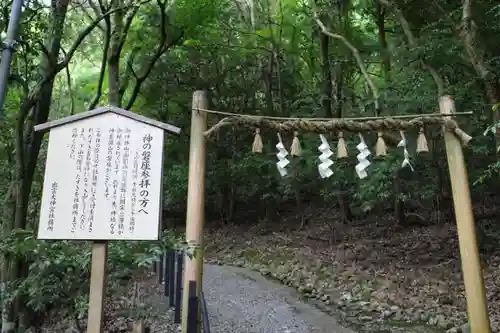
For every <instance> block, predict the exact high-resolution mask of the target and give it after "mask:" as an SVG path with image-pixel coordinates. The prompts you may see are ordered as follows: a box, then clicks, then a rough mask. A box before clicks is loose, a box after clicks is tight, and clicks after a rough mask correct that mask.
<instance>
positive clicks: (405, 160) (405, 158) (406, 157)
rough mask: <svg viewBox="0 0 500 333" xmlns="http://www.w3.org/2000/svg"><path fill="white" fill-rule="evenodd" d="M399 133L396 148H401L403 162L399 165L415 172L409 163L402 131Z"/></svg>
mask: <svg viewBox="0 0 500 333" xmlns="http://www.w3.org/2000/svg"><path fill="white" fill-rule="evenodd" d="M400 133H401V141H399V143H398V147H403V154H404V160H403V163H402V164H401V167H402V168H404V167H406V166H409V167H410V169H411V171H415V170H414V169H413V166H412V165H411V163H410V154H409V153H408V149H407V148H406V137H405V134H404V133H403V131H401V132H400Z"/></svg>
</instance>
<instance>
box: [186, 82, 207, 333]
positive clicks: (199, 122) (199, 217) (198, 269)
mask: <svg viewBox="0 0 500 333" xmlns="http://www.w3.org/2000/svg"><path fill="white" fill-rule="evenodd" d="M207 108H208V98H207V93H206V92H205V91H201V90H197V91H195V92H194V94H193V102H192V113H191V136H190V145H189V178H188V194H187V214H186V241H187V243H188V244H189V245H190V246H192V247H193V248H194V249H195V256H194V257H192V258H190V257H188V256H185V259H184V260H185V264H184V267H185V270H184V290H183V299H182V322H181V326H182V332H183V333H187V326H188V303H189V282H190V281H196V296H197V299H198V300H200V296H201V290H202V284H203V228H204V224H205V157H206V150H205V136H204V134H203V133H204V132H205V131H206V129H207V113H206V112H204V111H200V110H199V109H207ZM198 308H199V307H198ZM197 317H198V320H197V323H198V324H197V325H198V330H197V331H198V332H200V329H201V321H200V315H199V314H198V316H197Z"/></svg>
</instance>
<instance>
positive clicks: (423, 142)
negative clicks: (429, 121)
mask: <svg viewBox="0 0 500 333" xmlns="http://www.w3.org/2000/svg"><path fill="white" fill-rule="evenodd" d="M428 151H429V146H428V145H427V139H426V138H425V133H424V128H423V127H420V134H419V135H418V138H417V154H418V153H423V152H428Z"/></svg>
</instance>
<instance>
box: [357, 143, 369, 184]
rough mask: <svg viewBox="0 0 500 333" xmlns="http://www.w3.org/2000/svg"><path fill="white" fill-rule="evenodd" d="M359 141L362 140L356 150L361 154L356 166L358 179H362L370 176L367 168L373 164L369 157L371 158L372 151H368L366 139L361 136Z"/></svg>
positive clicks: (358, 156)
mask: <svg viewBox="0 0 500 333" xmlns="http://www.w3.org/2000/svg"><path fill="white" fill-rule="evenodd" d="M359 139H360V140H361V142H360V143H358V145H357V146H356V148H357V149H358V150H359V154H358V155H357V156H356V157H357V159H358V164H356V167H355V169H356V173H357V174H358V177H359V178H360V179H363V178H366V177H367V176H368V173H367V172H366V168H368V166H369V165H370V164H371V163H370V161H368V156H370V154H371V153H370V149H368V146H367V145H366V143H365V139H364V138H363V136H362V135H361V134H359Z"/></svg>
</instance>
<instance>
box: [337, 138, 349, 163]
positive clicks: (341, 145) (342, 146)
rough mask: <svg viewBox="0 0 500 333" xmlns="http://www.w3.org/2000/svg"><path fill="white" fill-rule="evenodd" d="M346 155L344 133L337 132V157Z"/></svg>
mask: <svg viewBox="0 0 500 333" xmlns="http://www.w3.org/2000/svg"><path fill="white" fill-rule="evenodd" d="M345 157H347V147H346V145H345V140H344V133H342V132H339V142H338V143H337V158H345Z"/></svg>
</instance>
